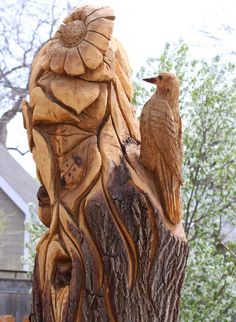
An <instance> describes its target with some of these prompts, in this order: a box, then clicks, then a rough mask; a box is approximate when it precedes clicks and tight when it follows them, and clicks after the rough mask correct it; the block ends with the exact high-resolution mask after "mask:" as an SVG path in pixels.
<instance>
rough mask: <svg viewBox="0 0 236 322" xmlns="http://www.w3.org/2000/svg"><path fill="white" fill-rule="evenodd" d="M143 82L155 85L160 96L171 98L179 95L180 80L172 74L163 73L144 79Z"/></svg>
mask: <svg viewBox="0 0 236 322" xmlns="http://www.w3.org/2000/svg"><path fill="white" fill-rule="evenodd" d="M143 80H144V81H145V82H148V83H151V84H155V85H156V86H157V91H158V93H160V94H164V95H170V96H172V95H173V94H174V95H178V94H179V80H178V78H177V77H176V76H175V75H173V74H171V73H161V74H159V75H158V76H156V77H151V78H144V79H143Z"/></svg>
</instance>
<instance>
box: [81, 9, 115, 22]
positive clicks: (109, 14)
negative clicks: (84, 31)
mask: <svg viewBox="0 0 236 322" xmlns="http://www.w3.org/2000/svg"><path fill="white" fill-rule="evenodd" d="M100 18H107V19H109V20H114V19H115V15H114V11H113V10H112V9H111V8H109V7H103V8H102V9H100V10H97V11H95V12H94V13H92V14H91V15H89V16H88V17H87V18H86V20H85V24H86V26H87V25H88V24H89V23H90V22H92V21H94V20H97V19H100Z"/></svg>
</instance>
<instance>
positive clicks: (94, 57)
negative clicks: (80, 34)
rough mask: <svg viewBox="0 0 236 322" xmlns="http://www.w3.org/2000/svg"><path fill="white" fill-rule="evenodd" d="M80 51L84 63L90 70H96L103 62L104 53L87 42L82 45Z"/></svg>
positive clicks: (79, 46) (79, 47)
mask: <svg viewBox="0 0 236 322" xmlns="http://www.w3.org/2000/svg"><path fill="white" fill-rule="evenodd" d="M78 49H79V52H80V55H81V58H82V59H83V62H84V63H85V65H86V66H87V67H88V68H89V69H96V68H97V67H98V66H99V65H100V64H101V62H102V61H103V55H102V53H101V52H100V51H99V50H98V49H97V48H95V47H94V46H93V45H91V44H89V43H88V42H86V41H83V42H82V43H80V44H79V45H78Z"/></svg>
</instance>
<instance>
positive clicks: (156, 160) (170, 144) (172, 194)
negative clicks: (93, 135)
mask: <svg viewBox="0 0 236 322" xmlns="http://www.w3.org/2000/svg"><path fill="white" fill-rule="evenodd" d="M144 80H145V81H147V82H149V83H153V84H155V85H156V86H157V90H156V92H155V93H154V95H153V96H152V97H151V98H150V100H149V101H148V102H147V103H146V104H145V106H144V108H143V111H142V114H141V120H140V131H141V139H142V141H141V142H142V143H141V150H140V159H141V162H142V164H143V165H144V166H145V167H146V168H147V169H148V170H149V171H151V172H152V173H153V174H154V177H155V184H156V188H157V192H158V196H159V199H160V202H161V205H162V208H163V211H164V214H165V216H166V217H167V218H168V219H169V220H170V221H171V222H172V223H173V224H174V225H176V224H178V223H179V222H180V220H181V204H180V185H181V182H182V179H181V167H182V126H181V118H180V115H179V81H178V79H177V78H176V77H175V76H174V75H172V74H170V73H162V74H160V75H159V76H158V77H153V78H146V79H144Z"/></svg>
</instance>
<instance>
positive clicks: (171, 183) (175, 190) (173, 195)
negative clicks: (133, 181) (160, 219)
mask: <svg viewBox="0 0 236 322" xmlns="http://www.w3.org/2000/svg"><path fill="white" fill-rule="evenodd" d="M158 168H159V169H158ZM177 180H178V179H177ZM155 185H156V188H157V193H158V196H159V199H160V203H161V205H162V208H163V212H164V215H165V217H166V218H167V219H169V221H170V222H171V223H172V224H174V225H177V224H178V223H179V222H180V220H181V217H182V205H181V196H180V183H179V182H176V178H175V177H174V175H173V173H172V171H171V170H170V169H169V168H168V167H167V166H166V165H165V164H163V160H160V167H157V168H156V170H155Z"/></svg>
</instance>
